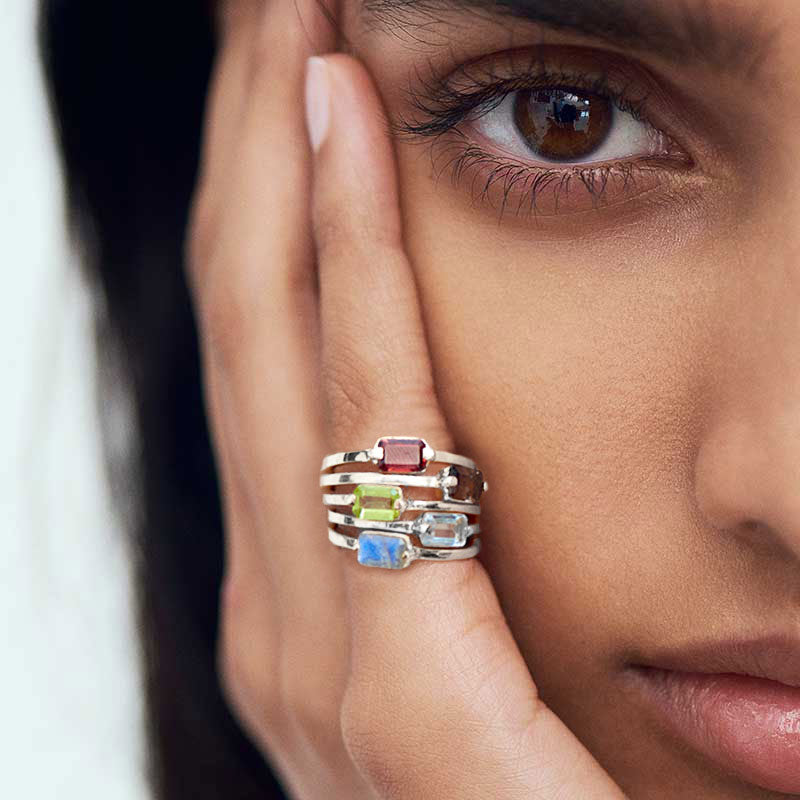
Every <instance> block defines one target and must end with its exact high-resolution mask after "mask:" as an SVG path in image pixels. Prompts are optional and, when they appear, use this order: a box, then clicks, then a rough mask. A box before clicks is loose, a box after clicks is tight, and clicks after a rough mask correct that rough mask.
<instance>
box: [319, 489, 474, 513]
mask: <svg viewBox="0 0 800 800" xmlns="http://www.w3.org/2000/svg"><path fill="white" fill-rule="evenodd" d="M362 485H363V484H362ZM356 499H357V498H356V495H354V494H324V495H322V502H323V504H324V505H326V506H352V505H353V504H354V503H355V502H356ZM403 511H456V512H458V513H460V514H480V513H481V507H480V506H479V505H478V504H477V503H465V502H463V501H461V500H453V501H451V502H449V503H448V502H445V501H443V500H405V501H404V503H403V504H402V506H401V511H400V513H402V512H403ZM362 519H367V517H362Z"/></svg>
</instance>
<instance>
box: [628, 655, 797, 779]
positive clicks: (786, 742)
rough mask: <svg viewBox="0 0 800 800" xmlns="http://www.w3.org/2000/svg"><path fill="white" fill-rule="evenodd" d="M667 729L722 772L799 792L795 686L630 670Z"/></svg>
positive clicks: (741, 677)
mask: <svg viewBox="0 0 800 800" xmlns="http://www.w3.org/2000/svg"><path fill="white" fill-rule="evenodd" d="M631 673H632V676H633V677H634V679H635V680H636V683H638V684H640V685H641V687H642V689H643V690H644V694H645V696H646V697H647V698H648V699H649V700H650V702H651V703H652V704H653V705H654V706H655V707H656V709H657V710H658V711H659V712H660V714H661V715H663V717H664V718H665V721H666V723H667V725H668V726H669V728H670V729H671V730H672V731H673V732H675V733H677V734H678V735H679V736H680V737H682V738H683V739H684V740H686V741H688V742H689V743H690V744H691V745H692V746H694V747H695V749H697V750H698V751H699V752H701V753H703V754H704V755H705V756H706V757H707V758H709V759H710V760H711V761H714V762H715V763H716V764H718V765H719V766H720V767H722V768H723V769H724V770H726V771H727V772H729V773H731V774H733V775H736V776H738V777H740V778H742V779H743V780H745V781H748V782H750V783H753V784H755V785H756V786H760V787H761V788H763V789H769V790H771V791H775V792H787V793H789V794H794V793H797V792H800V688H795V687H792V686H787V685H786V684H783V683H778V682H777V681H769V680H765V679H763V678H754V677H751V676H749V675H733V674H730V673H724V674H718V673H715V674H702V673H696V672H675V671H673V670H662V669H655V668H651V667H638V666H637V667H634V668H633V669H632V670H631Z"/></svg>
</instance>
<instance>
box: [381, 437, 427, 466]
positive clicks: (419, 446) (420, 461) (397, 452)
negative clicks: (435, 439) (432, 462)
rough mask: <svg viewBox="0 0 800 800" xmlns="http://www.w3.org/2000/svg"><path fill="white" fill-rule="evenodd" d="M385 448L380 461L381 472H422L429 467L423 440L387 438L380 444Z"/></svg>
mask: <svg viewBox="0 0 800 800" xmlns="http://www.w3.org/2000/svg"><path fill="white" fill-rule="evenodd" d="M378 447H382V448H383V458H382V459H381V460H380V461H378V469H380V471H381V472H422V470H424V469H425V467H427V466H428V460H427V459H426V458H423V456H422V451H423V449H424V448H425V442H424V441H423V440H422V439H403V438H401V437H398V436H387V437H386V438H385V439H381V440H380V441H379V442H378Z"/></svg>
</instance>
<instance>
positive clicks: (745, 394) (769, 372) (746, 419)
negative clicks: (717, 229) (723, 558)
mask: <svg viewBox="0 0 800 800" xmlns="http://www.w3.org/2000/svg"><path fill="white" fill-rule="evenodd" d="M784 242H785V239H784ZM792 250H793V251H794V252H793V254H792V255H793V256H794V257H793V258H789V257H788V255H789V254H788V253H787V252H786V250H785V249H784V252H783V253H782V254H781V255H782V258H781V259H780V261H781V262H782V263H777V264H776V261H778V259H775V260H773V263H772V264H771V265H769V267H767V265H765V264H764V262H763V261H761V262H760V264H759V269H758V270H756V269H755V266H754V267H753V270H752V273H749V275H750V277H743V276H739V277H740V278H741V279H742V280H741V282H740V285H739V288H738V290H735V294H736V296H735V298H734V297H733V296H732V295H731V296H730V297H729V299H732V300H733V301H732V302H731V303H730V304H729V305H728V307H727V310H728V312H729V313H727V314H726V315H725V322H723V323H721V324H720V327H719V328H718V331H721V333H720V334H719V339H718V341H717V342H716V344H717V345H718V349H717V350H716V352H717V353H718V354H719V362H720V364H721V365H722V366H721V367H720V368H719V369H718V370H714V386H713V389H712V394H713V400H712V402H711V403H710V406H711V410H710V411H709V412H708V414H707V417H706V424H705V428H704V430H703V432H702V434H701V440H700V442H699V448H698V450H697V457H696V462H695V492H696V500H697V505H698V507H699V510H700V511H701V512H702V514H703V515H704V517H705V519H706V520H707V521H708V523H710V524H711V525H713V526H714V527H717V528H720V529H723V530H727V531H732V532H735V533H737V534H738V535H741V536H745V537H757V538H758V539H759V540H760V543H761V544H769V543H771V544H772V545H774V546H775V548H777V549H780V550H781V551H782V552H783V553H784V554H786V553H787V552H788V553H790V554H792V556H793V557H794V558H795V559H797V560H800V248H792ZM761 252H762V253H763V252H764V251H763V250H762V251H761ZM753 276H757V277H753ZM734 282H736V279H734ZM743 289H744V290H743ZM723 354H724V355H723Z"/></svg>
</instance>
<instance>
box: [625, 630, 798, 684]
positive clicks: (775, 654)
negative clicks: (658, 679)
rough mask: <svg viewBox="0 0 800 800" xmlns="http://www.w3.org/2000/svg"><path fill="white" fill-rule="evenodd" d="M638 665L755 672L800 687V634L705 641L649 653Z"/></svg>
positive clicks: (746, 673)
mask: <svg viewBox="0 0 800 800" xmlns="http://www.w3.org/2000/svg"><path fill="white" fill-rule="evenodd" d="M636 666H644V667H655V668H658V669H669V670H675V671H678V672H695V673H697V672H699V673H716V674H718V673H733V674H737V675H752V676H754V677H757V678H766V679H767V680H771V681H777V682H778V683H783V684H786V685H787V686H795V687H800V637H794V636H789V635H785V634H776V635H771V636H761V637H758V638H754V639H730V640H727V641H710V640H707V641H701V642H693V643H690V644H687V645H684V646H682V647H680V648H672V649H663V650H661V651H656V652H653V653H650V654H649V655H648V658H647V660H646V661H645V660H643V661H639V662H637V664H636Z"/></svg>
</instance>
